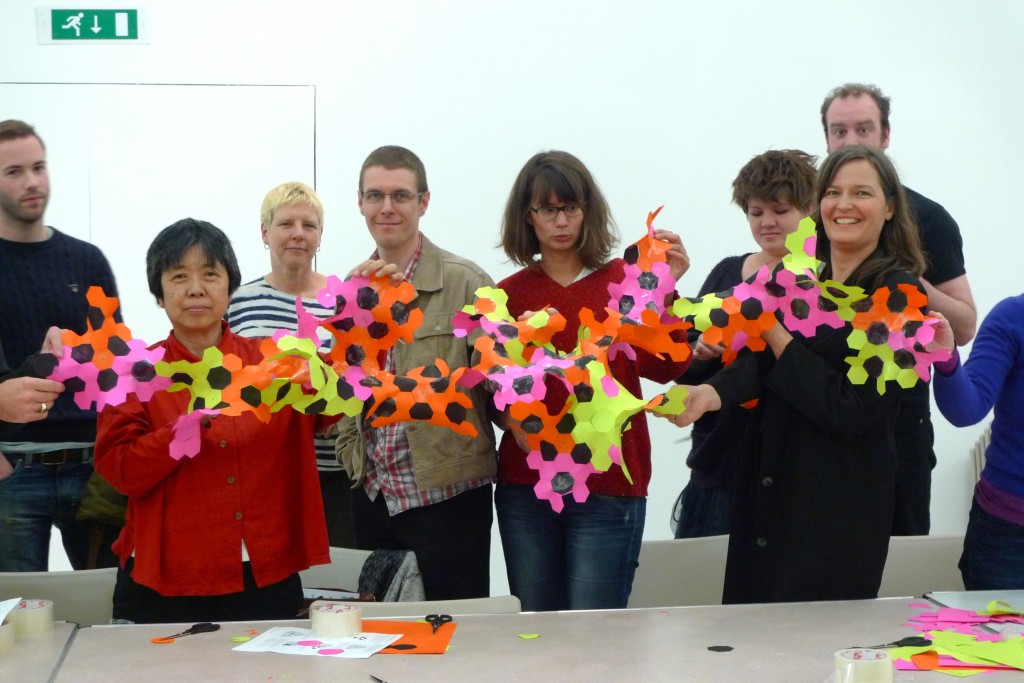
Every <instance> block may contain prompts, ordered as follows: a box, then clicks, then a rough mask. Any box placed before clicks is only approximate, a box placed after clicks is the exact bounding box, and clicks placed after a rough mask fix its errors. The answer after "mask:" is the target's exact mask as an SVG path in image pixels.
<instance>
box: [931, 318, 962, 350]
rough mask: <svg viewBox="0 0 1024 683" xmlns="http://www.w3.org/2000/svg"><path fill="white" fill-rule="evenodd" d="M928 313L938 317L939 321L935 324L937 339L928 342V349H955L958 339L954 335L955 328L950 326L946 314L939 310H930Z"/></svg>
mask: <svg viewBox="0 0 1024 683" xmlns="http://www.w3.org/2000/svg"><path fill="white" fill-rule="evenodd" d="M928 315H929V316H931V317H933V318H938V319H939V323H938V324H937V325H936V326H935V339H933V340H932V342H931V344H928V346H927V349H928V350H929V351H934V350H935V349H949V350H950V351H952V350H953V349H955V348H956V339H955V337H954V336H953V328H952V327H950V326H949V320H947V319H946V316H944V315H942V314H941V313H939V312H938V311H928Z"/></svg>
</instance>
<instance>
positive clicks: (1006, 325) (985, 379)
mask: <svg viewBox="0 0 1024 683" xmlns="http://www.w3.org/2000/svg"><path fill="white" fill-rule="evenodd" d="M952 336H953V335H952V332H951V330H950V328H949V325H948V323H946V322H945V321H943V323H942V324H940V325H939V327H938V328H937V331H936V340H937V341H938V342H939V343H940V344H941V345H943V346H945V347H947V348H953V349H954V352H953V355H952V357H951V358H950V359H949V360H948V361H944V362H941V363H936V364H935V370H936V372H935V378H934V380H933V384H934V385H935V402H936V403H937V404H938V406H939V411H941V412H942V415H943V416H944V417H945V418H946V419H947V420H949V421H950V422H951V423H952V424H954V425H956V426H957V427H966V426H968V425H973V424H977V423H978V422H980V421H981V420H983V419H984V418H985V417H986V416H987V415H988V414H989V411H991V410H992V409H993V408H995V416H994V419H993V420H992V440H991V442H990V443H989V446H988V449H986V451H985V468H984V469H983V470H982V472H981V479H979V480H978V483H977V485H976V486H975V487H974V502H973V503H972V505H971V514H970V519H969V521H968V523H967V534H966V535H965V537H964V552H963V555H962V556H961V557H960V573H961V574H962V575H963V578H964V586H965V587H966V588H967V590H993V589H1016V588H1024V421H1022V420H1021V406H1022V405H1024V294H1018V295H1017V296H1012V297H1009V298H1007V299H1003V300H1002V301H1000V302H999V303H998V304H996V306H995V307H994V308H993V309H992V311H991V312H990V313H989V314H988V316H986V317H985V320H984V322H982V324H981V329H980V330H979V331H978V336H977V338H976V339H975V340H974V346H973V347H972V348H971V355H970V357H969V358H968V359H967V361H966V362H965V363H963V364H961V363H960V357H959V355H958V354H957V353H956V351H955V347H954V346H953V342H952Z"/></svg>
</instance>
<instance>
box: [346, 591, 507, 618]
mask: <svg viewBox="0 0 1024 683" xmlns="http://www.w3.org/2000/svg"><path fill="white" fill-rule="evenodd" d="M358 605H359V606H360V607H361V608H362V609H363V618H364V619H377V618H379V617H411V618H416V619H422V618H423V617H424V615H427V614H450V615H452V616H453V617H454V616H460V615H463V616H464V615H467V614H518V613H519V611H520V610H521V609H522V605H521V604H520V603H519V598H517V597H516V596H514V595H497V596H493V597H489V598H468V599H465V600H424V601H422V602H360V603H358Z"/></svg>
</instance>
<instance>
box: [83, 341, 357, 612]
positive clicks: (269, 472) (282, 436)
mask: <svg viewBox="0 0 1024 683" xmlns="http://www.w3.org/2000/svg"><path fill="white" fill-rule="evenodd" d="M260 342H261V340H260V339H257V338H253V339H245V338H242V337H239V336H237V335H235V334H233V333H231V332H230V331H229V330H228V329H227V326H226V325H225V326H224V336H223V337H222V339H221V341H220V343H219V344H218V345H217V348H218V349H220V350H221V351H222V352H223V353H224V354H229V353H232V354H234V355H236V356H238V357H239V358H241V359H242V362H243V363H245V364H255V363H258V362H259V361H260V360H261V359H262V357H263V356H262V354H261V353H260V352H259V345H260ZM155 346H163V347H164V348H166V349H167V351H166V354H165V355H164V360H165V361H168V362H172V361H176V360H189V361H192V362H196V361H198V360H199V359H198V358H196V357H195V356H193V355H192V354H191V353H190V352H189V351H188V350H187V349H186V348H185V347H184V346H182V345H181V343H179V342H178V340H177V339H175V337H174V335H173V334H171V335H170V336H168V338H167V339H166V340H165V341H163V342H160V343H159V344H156V345H155ZM188 398H189V394H188V392H187V391H178V392H173V393H168V392H157V393H156V394H155V395H154V396H153V398H152V399H151V400H149V401H147V402H145V403H140V402H139V401H138V399H136V397H135V396H134V395H131V396H130V397H129V399H128V400H127V401H126V402H125V403H123V404H121V405H119V406H113V407H108V408H107V409H105V410H103V411H102V412H101V413H100V416H99V423H98V434H97V438H96V471H97V472H99V473H100V474H101V475H102V476H103V477H104V478H105V479H106V480H107V481H109V482H110V483H111V484H112V485H113V486H114V488H116V489H118V490H119V491H122V492H123V493H125V494H127V495H128V496H129V499H128V518H127V522H126V524H125V527H124V530H123V531H122V532H121V536H120V538H118V540H117V542H116V543H114V551H115V552H116V553H117V554H118V556H119V557H120V558H121V565H122V566H124V563H125V561H126V560H127V559H128V557H130V556H131V555H132V553H134V554H135V569H134V571H133V572H132V578H133V579H134V580H135V581H136V582H137V583H140V584H142V585H144V586H148V587H149V588H152V589H153V590H155V591H157V592H159V593H160V594H161V595H168V596H170V595H223V594H226V593H237V592H239V591H241V590H243V585H242V540H243V539H244V540H245V546H246V549H247V550H248V553H249V558H250V562H251V564H252V571H253V574H254V576H255V578H256V583H257V585H259V586H266V585H269V584H272V583H276V582H278V581H283V580H284V579H286V578H288V577H289V576H291V575H292V574H294V573H295V572H297V571H300V570H302V569H306V568H307V567H309V566H310V565H314V564H325V563H328V562H330V555H329V553H328V545H327V528H326V526H325V522H324V509H323V500H322V498H321V496H320V484H319V478H318V475H317V469H316V456H315V454H314V452H313V433H314V432H316V431H319V430H320V429H321V428H322V427H325V426H327V425H328V424H330V423H331V422H334V421H335V420H336V419H337V418H322V417H317V418H314V417H309V416H305V415H302V414H301V413H296V412H294V411H293V410H292V409H291V408H285V409H284V410H282V411H280V412H278V413H274V415H273V417H272V418H271V420H270V422H269V423H267V424H264V423H262V422H260V421H259V420H258V419H256V417H254V416H253V414H252V413H245V414H243V415H241V416H239V417H223V416H222V417H216V418H214V419H213V421H212V422H211V424H210V426H209V427H208V428H203V429H202V445H201V447H200V451H199V453H198V454H197V455H196V456H195V457H194V458H182V459H181V460H174V459H173V458H171V456H170V455H169V446H170V443H171V438H172V437H173V430H172V427H173V425H174V423H175V421H176V420H177V419H178V417H179V416H180V415H183V414H184V413H185V411H186V409H187V406H188Z"/></svg>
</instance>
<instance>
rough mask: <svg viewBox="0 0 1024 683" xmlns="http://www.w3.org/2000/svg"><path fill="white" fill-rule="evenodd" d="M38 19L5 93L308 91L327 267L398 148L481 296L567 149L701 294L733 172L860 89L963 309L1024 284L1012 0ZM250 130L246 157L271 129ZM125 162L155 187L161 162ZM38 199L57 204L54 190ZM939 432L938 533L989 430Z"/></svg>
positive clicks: (409, 5)
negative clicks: (674, 234)
mask: <svg viewBox="0 0 1024 683" xmlns="http://www.w3.org/2000/svg"><path fill="white" fill-rule="evenodd" d="M109 4H110V5H111V6H115V5H125V6H129V7H130V6H134V3H119V2H116V1H115V2H110V3H109ZM34 6H35V3H34V2H26V1H25V0H7V1H6V2H4V3H3V5H2V6H0V54H2V59H0V82H3V81H8V82H11V81H15V82H117V83H135V82H143V83H250V84H311V85H313V86H315V88H316V115H317V122H316V183H317V188H318V190H319V191H320V192H321V193H322V195H323V197H324V201H325V203H326V207H327V238H326V239H325V250H324V252H323V253H322V254H321V256H322V258H321V262H320V265H319V269H320V270H321V271H324V272H342V271H344V270H345V269H346V268H347V267H348V266H350V265H351V264H352V263H354V262H356V261H358V260H359V259H361V258H362V257H363V256H364V255H365V254H367V253H368V252H369V250H370V249H371V241H370V239H369V237H368V235H367V234H366V230H365V227H364V225H363V223H362V220H361V217H360V216H359V215H358V213H357V211H356V207H355V195H354V193H355V189H356V175H357V171H358V168H359V165H360V163H361V161H362V159H363V158H364V157H365V155H366V154H367V153H368V152H369V151H370V150H371V149H373V148H375V147H377V146H379V145H381V144H389V143H396V144H402V145H405V146H408V147H410V148H412V149H413V150H415V151H416V152H417V153H418V154H419V155H420V156H421V157H422V158H423V160H424V161H425V163H426V165H427V170H428V175H429V180H430V185H431V188H432V202H431V205H430V210H429V212H428V214H427V216H426V217H425V219H424V221H423V223H422V226H423V228H424V230H425V231H426V232H428V233H429V234H430V235H431V236H432V237H433V238H435V239H436V241H438V242H439V243H441V244H442V245H445V246H448V247H450V248H452V249H454V250H456V251H458V252H460V253H463V254H466V255H469V256H471V257H473V258H475V259H476V260H477V261H478V262H479V263H480V264H481V265H482V266H484V267H485V268H487V269H488V270H489V271H490V272H491V274H492V275H493V276H494V277H495V278H496V279H497V278H500V277H502V276H504V275H506V274H508V273H509V272H511V268H510V266H509V264H507V263H506V262H504V260H503V258H502V256H501V254H500V252H499V251H498V250H496V249H494V245H495V243H496V241H497V231H498V225H499V221H500V213H501V209H502V204H503V201H504V199H505V197H506V195H507V193H508V190H509V188H510V186H511V183H512V180H513V177H514V175H515V173H516V172H517V171H518V169H519V168H520V167H521V165H522V164H523V162H525V160H526V159H527V158H528V157H529V156H530V155H531V154H533V153H534V152H536V151H538V150H541V149H545V148H563V149H567V150H569V151H571V152H573V153H575V154H577V155H578V156H580V157H581V158H582V159H583V160H584V161H585V162H586V163H587V164H588V166H590V168H591V170H592V171H593V172H594V174H595V176H596V177H597V178H598V180H599V182H600V183H601V185H602V187H603V188H604V190H605V191H606V193H607V194H608V196H609V199H610V201H611V204H612V207H613V209H614V211H615V215H616V217H617V218H618V220H619V223H620V226H621V228H622V232H623V242H624V243H629V242H631V241H633V240H635V239H636V238H638V237H639V236H640V235H641V234H642V229H643V222H644V220H645V218H646V216H647V212H648V211H649V210H650V209H652V208H654V207H656V206H658V205H660V204H666V207H665V210H664V211H663V212H662V214H661V217H660V220H659V225H661V226H663V227H666V228H671V229H675V230H677V231H678V232H680V233H681V234H682V235H683V237H684V240H685V243H686V245H687V249H688V251H689V252H690V255H691V257H692V260H693V264H694V265H693V268H692V270H691V272H690V273H689V274H688V275H687V276H686V278H685V279H684V281H683V283H682V286H681V290H682V291H683V293H687V291H688V290H691V291H696V289H697V287H698V286H699V284H700V282H701V281H702V280H703V278H704V276H705V275H706V273H707V272H708V270H709V269H710V268H711V266H712V265H713V264H714V263H715V262H717V261H718V260H719V259H721V258H722V257H723V256H726V255H728V254H733V253H738V252H740V251H741V250H743V249H746V248H748V246H749V244H750V238H749V236H748V232H747V229H746V227H745V223H744V221H743V219H742V217H741V215H740V213H739V211H738V210H737V209H736V208H735V207H733V206H730V204H729V184H730V182H731V180H732V178H733V177H734V175H735V173H736V171H737V170H738V169H739V167H740V166H741V165H742V164H743V163H744V162H746V161H747V160H748V159H749V158H750V157H751V156H753V155H754V154H757V153H760V152H762V151H764V150H766V149H768V148H786V147H796V148H802V149H804V150H807V151H809V152H812V153H817V154H822V153H823V152H824V138H823V134H822V130H821V127H820V123H819V117H818V107H819V106H820V103H821V100H822V98H823V97H824V95H825V94H826V93H827V92H828V90H829V89H831V88H832V87H833V86H835V85H838V84H840V83H842V82H845V81H851V80H857V81H866V82H874V83H877V84H879V85H880V86H881V87H882V88H883V89H884V90H885V91H886V93H887V94H889V95H891V96H892V98H893V103H894V104H893V113H892V125H893V134H892V146H891V148H890V153H891V156H892V157H893V159H894V160H895V161H896V162H897V164H898V167H899V169H900V171H901V173H902V175H903V179H904V180H905V181H906V183H907V184H908V185H911V186H912V187H914V188H915V189H917V190H919V191H921V192H923V193H925V194H926V195H928V196H930V197H932V198H934V199H936V200H938V201H940V202H941V203H943V204H944V205H945V206H946V207H947V208H948V209H949V210H950V212H951V213H952V214H953V216H954V217H955V218H957V220H958V221H959V223H960V226H961V229H962V231H963V234H964V238H965V242H966V246H965V252H966V257H967V265H968V270H969V274H970V279H971V283H972V285H973V288H974V293H975V298H976V299H977V302H978V306H979V311H980V312H981V313H985V312H987V311H988V310H989V309H990V308H991V307H992V305H993V304H994V303H995V302H996V301H998V300H999V299H1000V298H1002V297H1003V296H1004V295H1007V294H1011V293H1018V292H1020V291H1021V278H1020V276H1019V275H1016V273H1017V272H1019V271H1018V270H1017V269H1016V268H1015V266H1016V264H1017V261H1019V257H1020V254H1021V249H1020V246H1019V244H1020V239H1021V238H1020V230H1019V229H1018V227H1017V220H1016V216H1015V214H1016V213H1017V211H1016V210H1015V207H1014V202H1015V200H1016V199H1017V196H1018V195H1019V192H1020V186H1021V180H1022V178H1021V174H1020V172H1019V171H1018V167H1017V166H1016V165H1015V164H1014V163H1013V161H1014V160H1015V159H1016V158H1017V157H1018V156H1019V155H1020V153H1021V151H1022V149H1024V144H1022V143H1024V132H1022V131H1024V128H1022V126H1020V125H1019V123H1018V121H1017V118H1018V115H1019V112H1020V111H1021V110H1022V108H1024V107H1022V105H1024V96H1022V94H1021V89H1020V87H1019V83H1020V72H1021V67H1022V66H1024V57H1022V53H1021V49H1020V47H1019V45H1020V44H1021V43H1022V38H1024V4H1022V3H1019V2H1016V1H1015V0H994V1H989V2H983V3H963V2H960V1H958V0H914V1H901V2H893V1H892V0H862V2H859V3H853V4H837V3H821V2H815V1H812V0H792V1H780V2H774V3H765V2H760V1H758V0H721V1H720V2H717V3H697V2H683V1H680V0H663V1H655V0H637V1H635V2H628V3H621V2H608V1H604V0H567V1H563V2H553V1H552V0H547V1H541V0H520V2H517V3H504V4H500V5H499V4H496V3H482V2H478V1H476V2H475V1H472V0H450V1H447V2H441V1H435V2H430V1H427V0H420V1H418V2H415V1H411V0H405V1H395V2H389V3H379V2H353V1H351V0H345V1H341V2H328V1H327V0H322V1H317V0H293V1H292V2H289V3H281V2H244V3H243V2H231V1H229V0H176V1H175V2H171V1H170V0H151V2H150V3H149V7H150V10H151V13H150V14H151V24H152V42H151V44H149V45H138V46H126V45H109V46H104V45H76V46H66V45H60V46H39V45H36V43H35V29H34V26H33V20H34V14H33V8H34ZM10 109H11V103H9V102H3V103H0V113H2V112H6V111H9V110H10ZM67 115H68V117H69V118H73V117H74V108H73V106H69V107H68V110H67ZM238 125H239V126H245V125H246V121H245V120H240V121H239V122H238ZM41 132H42V133H43V135H44V136H45V135H47V131H46V130H43V131H41ZM252 132H253V139H254V144H269V143H270V141H271V140H272V139H273V136H274V132H273V131H266V130H254V131H252ZM168 134H169V135H173V131H168ZM231 161H232V160H231V159H219V158H216V157H210V158H206V159H200V160H197V163H200V164H217V165H218V166H219V167H220V168H221V169H222V170H223V182H224V183H225V184H226V185H231V184H232V183H235V182H237V179H238V178H239V177H243V176H245V174H246V173H248V172H249V169H246V168H236V167H233V166H232V163H231ZM138 165H139V167H140V168H146V169H147V172H153V173H158V172H159V164H158V160H153V159H143V158H140V159H139V160H138ZM281 180H284V178H282V179H281ZM163 182H165V183H166V184H167V186H168V187H169V188H176V187H186V186H187V182H188V179H187V178H185V177H180V176H176V175H175V176H168V177H165V178H164V179H163ZM53 184H54V200H53V201H54V203H55V204H56V203H59V202H60V201H61V192H62V189H61V178H59V177H54V178H53ZM260 199H261V197H259V196H253V197H252V205H253V207H254V210H255V207H256V206H257V205H258V203H259V201H260ZM250 215H251V214H250ZM140 218H144V217H140ZM245 218H246V219H248V218H249V216H248V215H247V216H246V217H245ZM139 225H140V226H142V225H145V223H143V222H140V223H139ZM58 227H59V226H58ZM150 227H151V228H152V229H153V231H154V232H155V230H157V229H158V228H159V227H162V226H161V225H160V224H154V225H152V226H150ZM254 234H255V233H254V232H252V233H248V234H247V235H245V236H243V235H237V236H236V239H254ZM1015 245H1016V246H1015ZM257 274H258V273H254V274H253V275H257ZM141 275H142V273H141V268H140V271H139V280H138V282H136V283H133V284H134V285H136V286H142V284H141V282H142V281H141ZM247 275H248V274H247ZM127 286H130V283H125V282H122V283H121V287H122V288H124V287H127ZM128 322H129V324H130V322H131V321H130V320H129V321H128ZM936 425H937V431H938V433H937V444H936V450H937V452H938V454H939V459H940V465H939V468H938V469H937V470H936V473H935V487H934V492H935V493H934V504H933V519H934V524H933V529H934V531H935V532H936V533H954V532H960V531H962V529H963V527H964V525H965V522H966V510H967V506H968V501H969V495H970V486H971V482H970V481H968V479H969V476H970V472H969V467H968V460H967V451H968V448H969V445H970V444H971V443H972V442H973V441H974V439H975V438H976V437H977V435H978V433H980V429H981V428H980V427H978V428H971V429H964V430H955V429H953V428H952V427H950V426H949V425H948V424H946V423H945V422H944V421H943V420H942V418H941V417H937V418H936ZM659 427H663V425H661V424H660V423H659V424H658V426H657V427H655V432H654V437H655V440H656V443H655V474H654V477H655V482H654V485H653V489H652V494H651V499H650V512H649V514H650V519H649V523H648V528H649V531H648V536H649V537H651V538H655V537H667V535H668V529H667V517H668V507H669V504H670V502H671V500H672V499H673V497H674V495H675V493H676V492H678V490H679V488H680V487H681V485H682V483H683V480H684V477H685V473H684V467H683V465H682V459H683V457H684V455H685V452H686V450H687V446H686V445H685V444H677V443H675V440H678V439H679V438H680V434H679V432H673V431H670V430H667V429H663V428H662V429H659Z"/></svg>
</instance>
